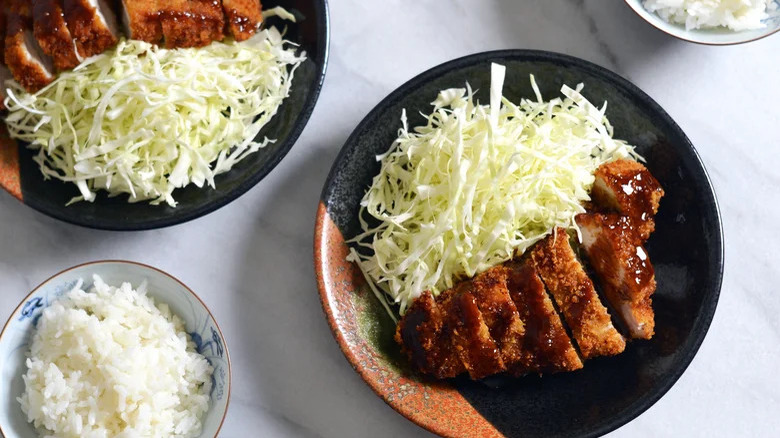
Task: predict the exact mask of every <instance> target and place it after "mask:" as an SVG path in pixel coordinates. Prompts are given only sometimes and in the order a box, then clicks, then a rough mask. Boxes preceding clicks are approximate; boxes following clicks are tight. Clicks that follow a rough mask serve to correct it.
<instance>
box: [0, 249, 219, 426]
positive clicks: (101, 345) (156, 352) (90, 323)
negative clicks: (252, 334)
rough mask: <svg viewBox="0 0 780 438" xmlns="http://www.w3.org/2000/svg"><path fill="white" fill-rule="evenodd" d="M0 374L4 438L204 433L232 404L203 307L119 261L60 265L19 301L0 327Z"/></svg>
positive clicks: (165, 280)
mask: <svg viewBox="0 0 780 438" xmlns="http://www.w3.org/2000/svg"><path fill="white" fill-rule="evenodd" d="M7 292H9V291H7ZM0 373H2V379H0V396H1V397H2V398H1V400H2V401H1V402H0V403H2V406H0V434H2V435H3V436H6V437H9V438H10V437H14V438H37V437H49V436H50V437H58V438H59V437H84V438H98V437H100V438H108V437H125V438H130V437H133V438H135V437H139V438H140V437H160V438H162V437H177V438H212V437H216V436H217V434H218V433H219V430H220V428H221V427H222V423H223V421H224V419H225V415H226V414H227V407H228V401H229V398H230V385H231V372H230V358H229V356H228V351H227V345H226V343H225V339H224V337H223V336H222V332H221V331H220V328H219V326H218V325H217V322H216V321H215V319H214V317H213V315H212V314H211V312H210V311H209V310H208V309H207V308H206V305H205V304H204V303H203V301H201V299H200V298H198V297H197V296H196V295H195V294H194V293H193V292H192V291H191V290H190V289H189V288H187V286H185V285H184V284H183V283H181V282H180V281H178V280H177V279H175V278H174V277H172V276H170V275H168V274H166V273H164V272H162V271H160V270H157V269H155V268H152V267H150V266H146V265H142V264H138V263H133V262H125V261H101V262H94V263H88V264H84V265H80V266H77V267H74V268H71V269H68V270H65V271H63V272H60V273H59V274H57V275H55V276H54V277H52V278H50V279H48V280H46V281H45V282H44V283H43V284H41V285H40V286H38V287H37V288H36V289H35V290H33V291H32V292H31V293H30V294H29V295H28V296H27V297H26V298H24V300H22V302H21V303H20V304H19V306H18V307H17V308H16V309H15V310H14V311H13V313H12V314H11V316H10V318H9V319H8V322H7V323H6V325H5V327H4V328H3V330H2V332H0Z"/></svg>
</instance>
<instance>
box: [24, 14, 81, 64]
mask: <svg viewBox="0 0 780 438" xmlns="http://www.w3.org/2000/svg"><path fill="white" fill-rule="evenodd" d="M32 17H33V34H34V35H35V39H36V40H37V41H38V44H39V45H40V46H41V49H42V50H43V53H45V54H47V55H49V56H51V58H52V61H53V62H54V66H55V67H56V68H57V69H59V70H68V69H71V68H74V67H76V66H77V65H79V57H78V54H77V53H76V44H75V42H74V41H73V37H72V36H71V34H70V31H69V30H68V25H67V24H65V17H64V15H63V12H62V0H33V1H32Z"/></svg>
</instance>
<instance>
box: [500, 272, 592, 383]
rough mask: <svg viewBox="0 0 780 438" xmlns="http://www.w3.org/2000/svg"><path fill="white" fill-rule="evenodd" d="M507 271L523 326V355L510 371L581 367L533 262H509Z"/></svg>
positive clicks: (535, 371)
mask: <svg viewBox="0 0 780 438" xmlns="http://www.w3.org/2000/svg"><path fill="white" fill-rule="evenodd" d="M508 271H509V278H508V286H509V292H510V294H511V296H512V301H514V303H515V306H516V307H517V311H518V312H519V314H520V319H521V320H522V321H523V325H524V327H525V333H524V336H523V340H522V351H523V354H522V359H521V360H520V362H518V363H516V364H515V365H514V366H513V367H512V368H511V369H510V372H511V373H512V374H514V375H523V374H528V373H543V372H559V371H573V370H577V369H580V368H582V366H583V364H582V360H580V357H579V355H577V351H576V350H575V349H574V346H573V345H572V343H571V340H570V339H569V335H568V334H567V333H566V330H565V329H564V328H563V323H562V322H561V318H560V316H558V314H557V313H556V312H555V308H554V307H553V303H552V301H550V297H549V296H548V295H547V291H546V290H545V288H544V284H543V283H542V280H541V279H540V278H539V274H538V273H537V272H536V269H535V268H534V267H533V265H532V264H531V263H528V262H527V261H524V262H516V263H510V264H509V265H508Z"/></svg>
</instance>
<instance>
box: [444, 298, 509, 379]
mask: <svg viewBox="0 0 780 438" xmlns="http://www.w3.org/2000/svg"><path fill="white" fill-rule="evenodd" d="M447 301H448V302H449V303H450V305H451V308H450V311H449V312H447V311H446V310H445V313H447V314H449V316H450V317H449V319H450V322H451V324H452V329H453V335H454V336H453V345H454V346H455V348H456V350H458V351H459V352H460V356H461V359H462V361H463V363H464V365H465V366H466V369H468V371H469V374H470V375H471V376H472V377H473V378H476V379H479V378H482V377H486V376H489V375H491V374H495V373H499V372H501V371H503V370H504V364H503V362H502V360H501V353H500V352H499V350H498V347H497V346H496V344H495V342H494V341H493V340H492V339H491V338H490V336H489V332H488V329H487V326H485V323H484V321H483V320H482V314H481V313H480V311H479V308H478V307H477V303H476V299H475V298H474V295H472V294H471V293H469V292H462V291H458V290H456V291H455V292H454V294H453V296H452V297H451V298H450V299H448V300H447Z"/></svg>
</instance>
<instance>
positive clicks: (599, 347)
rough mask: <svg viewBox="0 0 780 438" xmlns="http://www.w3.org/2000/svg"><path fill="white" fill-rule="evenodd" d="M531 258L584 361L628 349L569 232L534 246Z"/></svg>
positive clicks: (559, 233) (550, 236)
mask: <svg viewBox="0 0 780 438" xmlns="http://www.w3.org/2000/svg"><path fill="white" fill-rule="evenodd" d="M530 257H531V260H532V261H533V264H534V267H535V268H536V270H537V271H538V272H539V276H540V277H541V279H542V281H543V282H544V284H545V286H546V287H547V290H549V291H550V294H551V295H552V296H553V298H554V299H555V302H556V304H557V305H558V309H560V311H561V313H562V314H563V319H564V321H565V322H566V324H567V325H568V326H569V328H570V329H571V332H572V336H573V337H574V341H575V342H576V343H577V345H578V346H579V348H580V353H581V354H582V357H583V358H584V359H590V358H592V357H597V356H612V355H615V354H618V353H620V352H622V351H623V350H624V349H625V348H626V340H625V339H624V338H623V336H621V335H620V333H618V331H617V330H616V329H615V326H614V325H612V321H611V319H610V316H609V312H608V311H607V308H606V307H604V305H603V304H602V303H601V301H600V300H599V297H598V295H597V294H596V290H595V289H594V288H593V283H592V282H591V281H590V278H588V275H587V274H586V273H585V270H584V269H583V267H582V265H581V264H580V262H579V260H577V256H576V254H575V253H574V250H573V249H572V247H571V245H570V243H569V237H568V235H567V234H566V231H565V230H563V229H560V228H559V229H557V230H555V231H554V232H553V233H552V234H551V235H549V236H547V237H545V238H544V239H542V240H541V241H540V242H539V243H537V244H536V245H534V246H533V248H532V249H531V251H530Z"/></svg>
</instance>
